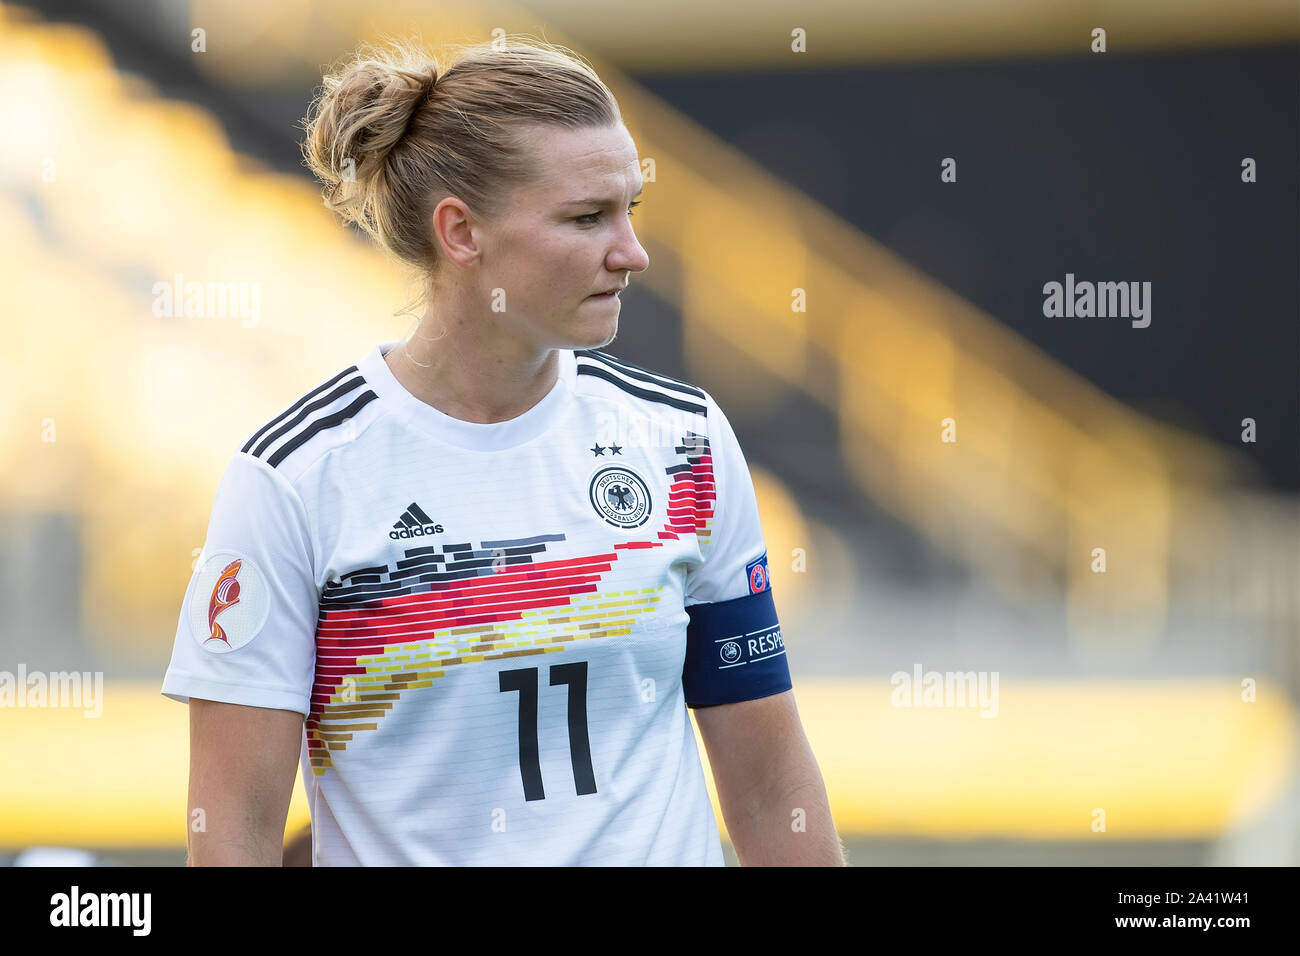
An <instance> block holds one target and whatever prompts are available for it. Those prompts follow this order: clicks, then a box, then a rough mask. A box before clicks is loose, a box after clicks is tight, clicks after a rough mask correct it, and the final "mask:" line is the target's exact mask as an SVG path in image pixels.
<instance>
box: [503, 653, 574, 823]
mask: <svg viewBox="0 0 1300 956" xmlns="http://www.w3.org/2000/svg"><path fill="white" fill-rule="evenodd" d="M537 670H538V669H537V668H536V667H522V668H519V669H518V670H512V671H501V673H500V674H499V675H498V677H499V683H500V689H501V692H502V693H505V692H506V691H515V690H517V691H519V775H520V776H521V777H522V778H523V781H524V799H525V800H545V799H546V792H545V791H544V790H543V789H542V765H541V761H540V760H539V759H538V755H537ZM550 673H551V686H552V687H557V686H559V685H560V684H568V685H569V758H570V760H572V762H573V785H574V787H575V788H576V789H577V791H578V796H582V795H583V794H587V793H595V792H596V775H595V773H594V772H593V771H592V769H591V740H590V738H589V737H588V735H587V662H586V661H573V662H571V663H568V664H554V665H552V666H551V667H550Z"/></svg>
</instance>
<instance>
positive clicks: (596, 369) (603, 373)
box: [578, 364, 708, 415]
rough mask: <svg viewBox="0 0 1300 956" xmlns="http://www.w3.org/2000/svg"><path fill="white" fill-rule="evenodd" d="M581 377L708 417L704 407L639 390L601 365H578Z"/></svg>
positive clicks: (646, 390) (659, 393)
mask: <svg viewBox="0 0 1300 956" xmlns="http://www.w3.org/2000/svg"><path fill="white" fill-rule="evenodd" d="M578 374H579V375H594V376H595V377H596V378H603V379H604V380H605V381H607V382H609V383H611V384H612V385H614V386H616V387H617V388H621V389H622V390H623V391H625V392H627V393H628V394H629V395H635V396H636V397H637V398H644V399H646V400H647V401H651V402H658V403H659V404H661V405H669V406H671V407H672V408H680V409H681V410H682V411H684V412H694V413H695V414H696V415H707V414H708V409H707V408H706V407H705V406H703V405H697V404H695V402H688V401H686V399H684V398H673V396H671V395H665V394H664V393H663V392H654V391H651V390H650V389H648V388H639V387H638V386H636V385H633V384H632V383H631V382H629V381H628V380H627V379H625V378H620V377H619V376H617V375H615V374H614V373H613V372H611V371H610V370H609V369H607V368H603V367H602V366H600V365H596V364H591V365H583V364H579V365H578Z"/></svg>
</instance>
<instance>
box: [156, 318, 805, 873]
mask: <svg viewBox="0 0 1300 956" xmlns="http://www.w3.org/2000/svg"><path fill="white" fill-rule="evenodd" d="M397 344H398V343H396V342H388V343H383V344H382V345H379V346H377V347H376V348H375V349H374V350H372V351H371V352H370V354H369V355H368V356H367V357H366V358H365V359H364V360H363V361H361V362H359V363H358V364H357V365H355V366H352V367H349V368H347V369H344V370H343V371H341V372H340V373H339V374H337V375H335V376H333V377H331V378H330V379H329V380H328V381H326V382H324V383H322V384H321V385H320V386H319V387H317V388H315V389H313V390H312V391H311V392H309V393H308V394H306V395H304V396H303V397H302V398H301V399H299V400H298V401H297V402H295V403H294V404H293V405H292V406H290V407H289V408H287V409H286V410H285V411H284V412H283V413H282V414H280V415H278V416H276V417H275V418H274V419H272V420H271V421H270V422H268V423H267V424H266V425H264V426H263V427H261V428H259V429H257V430H256V431H255V432H254V433H253V434H252V435H250V436H249V438H248V440H247V441H246V442H245V443H244V444H243V446H242V447H241V448H240V450H239V451H237V452H235V454H234V456H233V458H232V459H231V461H230V464H229V466H228V468H227V470H226V472H225V474H224V476H223V477H222V480H221V484H220V487H219V489H218V492H217V496H216V501H215V504H214V506H213V509H212V516H211V521H210V523H209V526H208V533H207V539H206V542H205V545H204V548H203V551H202V553H201V555H200V556H199V561H198V563H197V565H196V570H195V573H194V576H193V578H192V579H191V581H190V584H189V588H188V590H187V591H186V594H185V600H184V604H183V606H182V608H181V613H180V620H179V624H178V627H177V631H176V639H175V645H174V649H173V653H172V659H171V665H170V667H169V668H168V670H167V673H166V676H165V678H164V680H163V685H162V692H163V694H165V695H166V696H168V697H170V698H172V699H174V700H178V701H181V702H188V700H189V699H190V698H191V697H198V698H202V699H207V700H216V701H225V702H228V703H233V704H243V705H248V706H254V707H268V708H276V709H281V710H292V711H297V712H298V713H300V714H303V715H304V716H305V717H306V720H305V723H304V739H303V747H302V755H301V764H302V772H303V780H304V783H305V786H306V791H307V798H308V802H309V805H310V807H311V817H312V833H313V843H314V846H313V860H314V864H315V865H316V866H347V865H398V866H402V865H457V866H466V865H471V866H472V865H688V866H694V865H712V866H721V865H723V862H724V861H723V856H722V847H721V843H720V840H719V835H718V829H717V825H716V823H715V821H714V815H713V810H712V806H711V804H710V801H709V796H708V791H707V789H706V787H705V781H704V773H703V768H702V766H701V763H700V757H699V753H698V752H697V749H696V745H695V736H694V733H693V731H692V729H691V725H690V720H689V715H688V714H687V710H686V708H687V707H701V706H710V705H716V704H723V703H731V702H735V701H741V700H749V699H754V698H758V697H765V696H769V695H771V694H776V693H780V692H782V691H785V690H788V689H790V687H791V683H790V676H789V670H788V667H787V665H786V658H785V649H784V645H783V643H782V639H781V632H780V627H779V625H778V622H777V618H776V611H775V608H774V605H773V603H772V594H771V588H770V585H769V582H768V580H767V555H766V549H765V547H764V543H763V535H762V530H761V527H760V524H759V516H758V509H757V505H756V502H755V497H754V488H753V484H752V482H751V480H750V476H749V472H748V469H747V467H746V465H745V460H744V457H743V456H742V454H741V450H740V448H739V446H738V444H737V442H736V437H735V434H734V433H733V431H732V429H731V426H730V424H729V423H728V421H727V419H726V417H725V416H724V415H723V414H722V412H721V410H720V409H719V408H718V406H717V404H716V403H715V402H714V400H713V398H712V397H711V396H710V395H709V394H707V393H706V392H705V391H703V390H702V389H699V388H697V387H695V386H692V385H688V384H686V383H683V382H680V381H678V380H676V379H672V378H669V377H667V376H664V375H661V374H658V373H654V372H650V371H647V370H645V369H641V368H639V367H636V366H633V365H630V364H628V363H626V362H624V361H622V360H620V359H617V358H614V357H612V356H610V355H608V354H606V353H603V352H595V351H587V350H584V351H577V352H575V351H571V350H560V351H559V352H558V357H559V363H560V373H559V379H558V381H557V382H556V384H555V386H554V388H553V389H552V390H551V391H550V392H549V393H548V394H547V396H546V397H545V398H544V399H542V400H541V401H540V402H539V403H538V404H536V405H534V406H533V407H532V408H531V409H529V410H528V411H527V412H525V413H524V414H522V415H520V416H519V417H518V418H514V419H511V420H510V421H505V422H497V423H492V424H478V423H474V422H465V421H461V420H459V419H454V418H451V417H449V416H447V415H444V414H443V413H441V412H439V411H438V410H437V409H435V408H434V407H433V406H431V405H429V404H427V403H425V402H422V401H420V400H418V399H417V398H415V397H414V396H413V395H412V394H411V393H410V392H408V391H407V390H406V389H405V388H404V387H403V386H402V385H401V384H400V383H399V382H398V381H397V379H396V378H395V377H394V375H393V374H392V371H391V370H390V369H389V367H388V365H387V363H386V362H385V360H384V354H385V353H387V352H388V350H389V349H390V348H392V347H394V346H396V345H397Z"/></svg>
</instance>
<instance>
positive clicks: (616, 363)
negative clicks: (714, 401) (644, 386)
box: [574, 349, 704, 399]
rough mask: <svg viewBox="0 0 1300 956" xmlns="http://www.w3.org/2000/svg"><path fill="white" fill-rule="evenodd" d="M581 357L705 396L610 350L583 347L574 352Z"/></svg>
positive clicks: (642, 378) (691, 393)
mask: <svg viewBox="0 0 1300 956" xmlns="http://www.w3.org/2000/svg"><path fill="white" fill-rule="evenodd" d="M574 354H575V355H577V356H579V357H580V358H585V359H594V360H596V361H597V362H600V363H602V364H604V365H607V366H609V367H610V368H612V369H617V370H618V371H619V372H621V373H622V374H624V375H626V376H628V377H629V378H635V379H637V380H639V381H642V382H649V383H650V384H652V385H658V386H660V387H661V388H670V389H672V390H673V391H675V392H682V393H683V394H686V395H693V396H695V397H696V398H698V399H703V398H704V392H703V391H701V390H700V389H698V388H696V387H695V386H694V385H689V384H687V383H686V382H683V381H681V380H679V379H675V378H671V377H670V376H667V375H664V374H662V373H660V372H652V371H651V370H650V369H648V368H642V367H641V366H640V365H633V364H632V363H631V362H625V361H623V360H622V359H620V358H615V357H614V356H612V355H610V354H609V353H608V352H597V351H596V350H595V349H581V350H579V351H577V352H575V353H574Z"/></svg>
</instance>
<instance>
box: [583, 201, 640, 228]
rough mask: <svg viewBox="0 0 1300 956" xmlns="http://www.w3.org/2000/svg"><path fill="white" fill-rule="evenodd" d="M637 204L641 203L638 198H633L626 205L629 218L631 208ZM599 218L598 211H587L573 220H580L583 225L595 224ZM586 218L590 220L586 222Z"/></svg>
mask: <svg viewBox="0 0 1300 956" xmlns="http://www.w3.org/2000/svg"><path fill="white" fill-rule="evenodd" d="M639 205H641V201H640V200H639V199H638V200H634V201H633V202H632V205H631V206H629V207H628V210H627V215H628V218H629V219H630V218H631V217H632V210H633V209H635V208H636V207H637V206H639ZM599 218H600V213H598V212H593V213H588V214H587V215H585V216H579V217H578V218H577V219H575V220H574V222H581V223H582V224H583V225H584V226H594V225H595V224H596V220H597V219H599ZM586 220H591V221H590V222H587V221H586Z"/></svg>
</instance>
